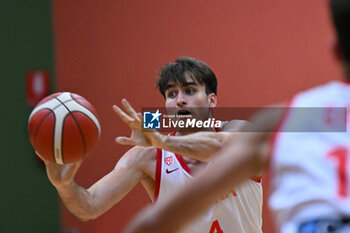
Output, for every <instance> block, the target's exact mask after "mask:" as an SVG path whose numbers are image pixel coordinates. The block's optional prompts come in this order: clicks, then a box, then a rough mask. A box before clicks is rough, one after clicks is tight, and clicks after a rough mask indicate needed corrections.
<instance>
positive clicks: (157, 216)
mask: <svg viewBox="0 0 350 233" xmlns="http://www.w3.org/2000/svg"><path fill="white" fill-rule="evenodd" d="M330 8H331V12H332V16H333V21H334V25H335V28H336V32H337V46H336V47H335V50H334V51H335V55H336V57H337V59H338V60H339V62H340V64H341V67H342V70H343V71H344V76H345V80H346V81H344V82H340V81H333V82H330V83H327V84H325V85H321V86H318V87H315V88H312V89H310V90H307V91H304V92H301V93H299V94H297V95H296V96H294V98H293V99H292V101H291V102H290V105H288V107H290V108H284V110H283V109H281V108H279V109H275V110H271V109H265V110H263V111H261V112H260V113H259V114H258V115H257V116H256V117H255V118H254V123H255V128H254V129H255V130H258V131H259V132H257V131H255V133H254V132H251V133H246V134H245V135H244V136H242V137H241V138H239V139H238V140H236V141H233V142H232V143H230V144H229V145H228V146H227V147H225V148H224V149H223V150H222V151H221V152H219V154H221V155H220V156H219V157H218V158H217V159H216V160H215V161H214V162H213V163H212V164H211V165H210V166H209V167H208V168H207V169H206V170H205V171H203V172H202V173H201V174H199V175H198V177H196V178H195V179H194V180H192V181H191V183H189V184H187V186H186V187H185V188H184V189H182V190H179V191H178V192H177V193H176V194H175V195H174V196H173V197H171V198H169V199H168V201H167V202H165V203H161V204H160V205H158V206H156V207H157V208H154V207H153V208H148V209H146V210H144V211H143V212H141V214H139V215H138V217H137V218H136V219H135V220H134V221H132V222H131V224H130V225H129V228H128V229H127V230H126V231H125V232H127V233H136V232H144V233H145V232H152V233H160V232H167V233H170V232H176V231H177V230H178V229H180V228H181V226H183V225H185V224H186V223H188V222H189V221H190V219H191V218H193V217H194V216H196V215H198V214H199V213H201V212H203V211H205V210H206V209H207V207H208V206H210V203H213V202H214V201H215V200H217V199H218V198H219V197H220V196H222V195H224V194H225V193H228V192H229V191H230V190H231V189H232V188H233V187H235V186H237V185H239V184H241V182H243V181H244V180H246V179H247V178H249V177H251V176H252V175H253V174H256V173H257V172H259V171H261V170H262V169H264V168H265V167H267V166H266V165H267V164H268V163H269V165H270V169H271V173H272V175H271V181H270V183H271V193H270V199H269V207H270V209H271V210H272V211H273V213H274V215H275V222H276V225H277V229H278V232H282V233H326V232H332V233H349V232H350V158H349V155H350V133H349V131H348V130H349V129H350V127H349V126H348V122H346V111H345V108H346V107H347V108H348V107H349V106H350V84H349V82H350V81H349V80H350V1H349V0H331V1H330ZM284 106H286V105H284ZM299 107H303V108H306V109H304V110H305V111H306V112H303V113H307V111H309V110H310V109H307V107H320V109H321V110H320V112H319V114H315V115H309V114H304V115H303V116H302V118H296V115H295V113H296V112H298V111H300V109H299V110H298V109H297V108H299ZM334 107H343V110H344V111H343V112H342V114H341V112H338V113H336V114H334V112H337V110H338V109H335V108H334ZM277 123H278V124H277ZM277 126H279V129H277V131H274V130H275V129H276V127H277ZM296 126H302V128H299V130H300V131H298V132H293V133H292V132H287V131H288V130H290V129H293V127H296ZM339 126H340V128H342V127H343V130H344V132H339V131H338V132H326V131H327V130H325V131H323V132H315V131H317V130H320V129H321V130H320V131H322V129H331V130H330V131H332V129H334V130H335V131H337V130H336V129H338V128H339ZM271 141H272V142H273V146H272V147H271V144H270V143H271ZM269 154H271V155H270V156H268V155H269ZM167 219H176V222H174V223H173V222H168V221H167ZM228 232H240V231H238V230H236V229H232V230H231V231H228Z"/></svg>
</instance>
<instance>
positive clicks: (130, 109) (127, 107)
mask: <svg viewBox="0 0 350 233" xmlns="http://www.w3.org/2000/svg"><path fill="white" fill-rule="evenodd" d="M122 104H123V106H124V108H125V110H126V112H127V113H128V114H129V116H131V117H133V118H134V119H137V120H140V118H139V116H138V114H137V112H136V111H135V110H134V109H133V107H131V105H130V104H129V102H128V101H127V100H126V99H122Z"/></svg>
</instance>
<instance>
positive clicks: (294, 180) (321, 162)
mask: <svg viewBox="0 0 350 233" xmlns="http://www.w3.org/2000/svg"><path fill="white" fill-rule="evenodd" d="M349 106H350V84H347V83H341V82H330V83H328V84H325V85H322V86H319V87H316V88H313V89H311V90H308V91H305V92H302V93H300V94H298V95H296V96H295V97H294V98H293V100H292V101H291V104H290V106H289V107H290V108H288V110H287V111H286V114H285V116H284V118H283V121H282V122H281V125H280V129H279V133H277V134H276V137H275V139H274V147H273V150H272V154H271V160H270V164H271V182H270V184H271V193H270V199H269V205H270V209H271V210H272V211H273V212H274V215H275V221H276V225H277V227H278V229H279V231H280V232H283V233H295V232H297V230H298V227H299V225H300V224H301V223H303V222H306V221H312V220H316V219H320V218H335V217H345V216H350V198H349V197H350V188H349V187H350V169H349V168H350V158H349V153H350V133H349V126H348V125H349V122H347V124H346V115H347V114H346V110H345V109H344V108H343V114H339V112H338V113H336V114H335V111H334V109H333V110H332V109H331V107H349ZM296 107H298V108H299V107H305V109H306V107H322V110H321V111H319V112H317V111H315V112H314V114H313V115H310V114H309V115H308V113H307V112H308V111H305V112H304V113H305V114H304V116H302V117H301V118H298V119H297V118H295V117H294V116H295V114H296V113H295V112H296V111H297V110H296ZM348 110H349V109H348ZM298 111H299V113H300V109H299V110H298ZM299 117H300V116H299ZM295 119H297V120H295ZM347 121H349V117H348V119H347ZM341 126H343V127H344V129H346V132H324V131H326V130H327V129H328V130H331V131H332V130H333V131H334V129H338V128H339V127H341ZM293 127H299V129H301V130H304V132H286V131H290V130H293ZM297 129H298V128H297ZM317 129H324V131H323V132H315V130H317ZM283 131H284V132H283Z"/></svg>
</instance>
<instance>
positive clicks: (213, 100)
mask: <svg viewBox="0 0 350 233" xmlns="http://www.w3.org/2000/svg"><path fill="white" fill-rule="evenodd" d="M208 101H209V107H210V108H213V107H215V106H216V104H217V103H218V97H217V96H216V95H215V94H214V93H210V94H209V95H208Z"/></svg>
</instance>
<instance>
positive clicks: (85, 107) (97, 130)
mask: <svg viewBox="0 0 350 233" xmlns="http://www.w3.org/2000/svg"><path fill="white" fill-rule="evenodd" d="M70 97H71V98H72V99H73V100H75V102H76V103H77V104H79V105H80V106H82V107H83V108H85V109H86V110H87V111H89V112H90V113H91V114H92V115H94V116H95V117H96V119H97V116H96V115H95V114H94V113H93V112H92V111H91V110H90V109H88V108H87V107H85V106H84V105H82V104H80V103H79V102H78V101H77V100H79V99H84V98H74V97H73V96H72V93H70ZM85 115H86V114H85ZM89 119H90V117H89ZM97 120H98V119H97ZM91 121H92V123H93V124H94V125H95V126H96V128H97V131H98V134H99V135H100V133H101V132H100V130H99V129H98V126H97V125H96V124H95V122H94V121H93V120H91Z"/></svg>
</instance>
